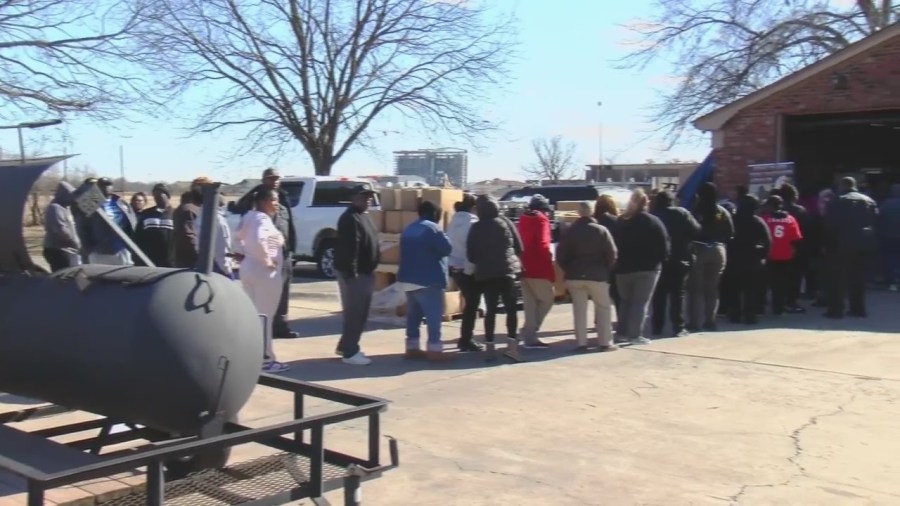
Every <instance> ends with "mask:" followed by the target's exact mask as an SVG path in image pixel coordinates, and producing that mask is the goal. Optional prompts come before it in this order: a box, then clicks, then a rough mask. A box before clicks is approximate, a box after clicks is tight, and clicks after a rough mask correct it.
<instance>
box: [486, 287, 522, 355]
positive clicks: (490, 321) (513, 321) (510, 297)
mask: <svg viewBox="0 0 900 506" xmlns="http://www.w3.org/2000/svg"><path fill="white" fill-rule="evenodd" d="M482 286H483V287H484V305H485V309H486V312H485V315H484V339H485V341H487V342H489V343H492V342H494V328H495V327H496V321H497V307H498V304H499V302H500V301H501V300H502V301H503V306H504V308H505V309H506V335H507V337H509V338H510V339H517V332H518V327H519V322H518V317H517V316H518V314H517V313H518V308H517V305H518V301H517V300H516V280H515V279H512V278H509V277H503V278H491V279H486V280H483V281H482Z"/></svg>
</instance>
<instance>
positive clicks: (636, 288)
mask: <svg viewBox="0 0 900 506" xmlns="http://www.w3.org/2000/svg"><path fill="white" fill-rule="evenodd" d="M658 280H659V271H643V272H629V273H628V274H616V287H617V288H618V290H619V323H618V327H617V333H618V334H619V335H620V336H621V337H625V338H627V339H636V338H638V337H642V335H643V333H644V324H645V323H646V321H647V308H648V307H649V306H650V299H651V298H652V297H653V290H654V289H655V288H656V282H657V281H658Z"/></svg>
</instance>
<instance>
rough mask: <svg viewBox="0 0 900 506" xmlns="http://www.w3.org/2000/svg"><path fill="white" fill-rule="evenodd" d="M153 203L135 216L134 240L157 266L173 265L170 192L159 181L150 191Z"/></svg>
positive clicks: (172, 210) (172, 225)
mask: <svg viewBox="0 0 900 506" xmlns="http://www.w3.org/2000/svg"><path fill="white" fill-rule="evenodd" d="M151 194H152V195H153V202H154V204H155V205H153V206H151V207H148V208H145V209H143V210H142V211H141V212H140V213H139V214H138V217H137V220H138V224H137V230H136V231H135V233H134V242H135V243H136V244H137V245H138V247H139V248H141V251H143V252H144V254H146V255H147V258H149V259H150V261H152V262H153V264H154V265H156V266H157V267H173V266H174V265H175V263H174V260H173V258H172V253H173V250H172V231H173V230H174V222H173V221H172V214H173V213H174V209H173V208H172V203H171V202H172V194H171V192H170V191H169V187H168V186H166V185H165V184H163V183H159V184H157V185H155V186H154V187H153V191H152V193H151Z"/></svg>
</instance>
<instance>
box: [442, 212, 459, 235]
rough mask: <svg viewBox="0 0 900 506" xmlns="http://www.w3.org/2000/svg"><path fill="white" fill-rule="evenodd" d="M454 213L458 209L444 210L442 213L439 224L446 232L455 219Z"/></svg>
mask: <svg viewBox="0 0 900 506" xmlns="http://www.w3.org/2000/svg"><path fill="white" fill-rule="evenodd" d="M454 214H456V211H444V213H443V214H442V216H441V222H440V223H439V225H440V226H441V229H442V230H443V231H444V232H446V231H447V230H449V229H450V221H451V220H453V215H454Z"/></svg>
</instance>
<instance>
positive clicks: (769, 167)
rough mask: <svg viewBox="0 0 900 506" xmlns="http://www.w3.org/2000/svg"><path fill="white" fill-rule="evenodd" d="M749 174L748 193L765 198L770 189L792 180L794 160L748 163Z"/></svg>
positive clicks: (761, 198)
mask: <svg viewBox="0 0 900 506" xmlns="http://www.w3.org/2000/svg"><path fill="white" fill-rule="evenodd" d="M747 168H748V169H749V175H750V185H749V186H748V189H749V190H750V193H751V194H753V195H756V196H757V197H758V198H759V199H760V200H764V199H765V198H767V197H768V196H769V195H770V194H771V192H772V190H777V189H778V188H781V185H783V184H785V183H792V184H793V182H794V162H782V163H763V164H758V165H748V166H747Z"/></svg>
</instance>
